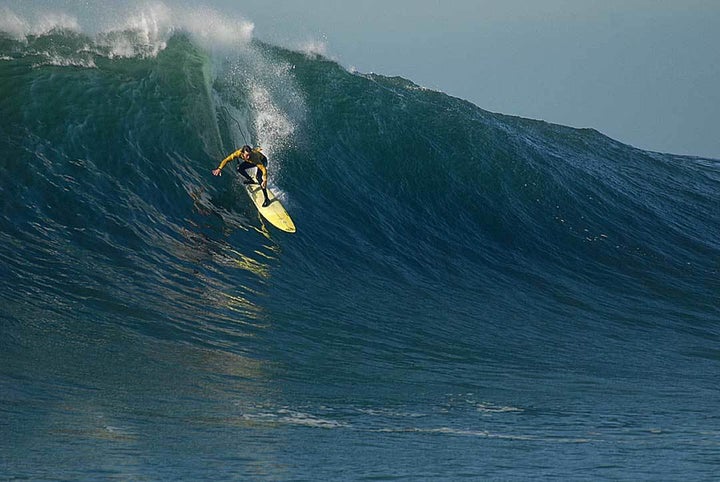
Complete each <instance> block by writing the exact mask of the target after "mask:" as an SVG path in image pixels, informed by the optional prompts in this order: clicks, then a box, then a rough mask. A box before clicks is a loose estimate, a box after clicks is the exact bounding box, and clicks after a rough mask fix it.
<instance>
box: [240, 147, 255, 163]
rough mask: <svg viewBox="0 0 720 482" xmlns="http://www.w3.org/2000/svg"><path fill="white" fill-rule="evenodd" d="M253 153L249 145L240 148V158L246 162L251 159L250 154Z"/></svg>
mask: <svg viewBox="0 0 720 482" xmlns="http://www.w3.org/2000/svg"><path fill="white" fill-rule="evenodd" d="M251 152H252V148H251V147H250V146H248V145H244V146H242V147H241V148H240V157H242V158H243V159H245V160H246V161H247V160H248V159H250V153H251Z"/></svg>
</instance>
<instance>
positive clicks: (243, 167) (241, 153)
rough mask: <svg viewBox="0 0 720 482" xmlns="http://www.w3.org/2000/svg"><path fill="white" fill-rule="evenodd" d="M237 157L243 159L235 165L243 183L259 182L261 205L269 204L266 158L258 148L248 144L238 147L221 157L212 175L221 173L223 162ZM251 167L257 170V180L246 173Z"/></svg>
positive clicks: (225, 162)
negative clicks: (262, 197) (261, 193)
mask: <svg viewBox="0 0 720 482" xmlns="http://www.w3.org/2000/svg"><path fill="white" fill-rule="evenodd" d="M237 157H239V158H240V159H242V160H243V162H242V163H240V164H238V167H237V170H238V172H239V173H240V174H241V175H242V176H243V177H244V178H245V181H243V184H260V188H261V189H262V192H263V195H264V196H265V201H264V202H263V207H267V206H268V205H269V204H270V198H268V193H267V177H268V174H267V163H268V159H267V157H265V155H264V154H263V153H262V152H260V148H256V149H252V148H251V147H250V146H248V145H245V146H242V147H241V148H240V149H238V150H237V151H235V152H233V153H232V154H230V155H229V156H227V157H226V158H225V159H223V160H222V162H221V163H220V165H219V166H218V167H217V169H214V170H213V172H212V173H213V175H214V176H220V175H222V172H221V171H222V168H223V167H225V164H227V163H228V162H230V161H232V160H233V159H235V158H237ZM251 167H255V168H257V172H256V174H255V178H256V179H257V181H255V180H254V179H253V178H251V177H250V175H249V174H248V173H247V170H248V169H250V168H251Z"/></svg>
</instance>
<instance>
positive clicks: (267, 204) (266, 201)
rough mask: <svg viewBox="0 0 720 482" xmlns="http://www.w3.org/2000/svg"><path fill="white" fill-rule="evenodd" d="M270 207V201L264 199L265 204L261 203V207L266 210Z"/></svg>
mask: <svg viewBox="0 0 720 482" xmlns="http://www.w3.org/2000/svg"><path fill="white" fill-rule="evenodd" d="M269 205H270V200H269V199H266V200H265V202H263V207H264V208H266V207H268V206H269Z"/></svg>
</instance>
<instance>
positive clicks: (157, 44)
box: [0, 2, 255, 57]
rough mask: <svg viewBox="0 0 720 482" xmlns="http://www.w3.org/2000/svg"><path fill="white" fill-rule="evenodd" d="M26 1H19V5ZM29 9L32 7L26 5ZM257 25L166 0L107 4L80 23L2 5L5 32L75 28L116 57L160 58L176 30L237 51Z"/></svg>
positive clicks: (21, 34)
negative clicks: (176, 4)
mask: <svg viewBox="0 0 720 482" xmlns="http://www.w3.org/2000/svg"><path fill="white" fill-rule="evenodd" d="M26 6H27V5H20V6H19V8H23V7H26ZM26 10H27V9H26ZM254 28H255V26H254V24H253V23H252V22H250V21H248V20H246V19H244V18H242V17H238V16H232V17H231V16H227V15H223V14H221V13H219V12H218V11H216V10H213V9H211V8H207V7H175V6H173V7H172V8H171V7H169V6H168V5H166V4H165V3H163V2H143V3H138V4H137V5H136V6H135V7H134V8H127V7H126V8H124V9H122V10H121V7H120V6H117V5H115V6H112V5H107V6H106V7H103V9H102V12H101V13H95V14H94V15H91V14H88V15H87V17H83V22H80V21H79V20H78V18H77V17H75V16H73V15H71V14H68V13H66V12H50V11H40V12H36V11H27V12H24V13H23V14H22V15H19V14H17V13H16V12H15V11H13V10H11V9H10V8H8V7H3V8H2V9H0V31H2V32H5V33H6V34H7V35H9V36H10V37H12V38H15V39H17V40H27V37H28V36H30V35H33V36H40V35H46V34H48V33H50V32H52V31H53V30H72V31H75V32H78V33H83V34H85V35H88V36H90V37H93V38H94V39H95V41H96V42H97V43H98V45H100V46H101V47H104V48H106V49H107V50H108V55H109V56H111V57H136V56H143V57H146V56H155V55H157V54H158V53H159V52H160V51H162V50H164V49H165V47H166V46H167V41H168V40H169V38H170V37H171V36H172V35H173V34H174V33H176V32H186V33H188V34H189V35H190V36H191V37H192V38H193V39H195V40H196V41H197V42H198V43H199V44H200V45H201V46H202V47H203V48H205V49H207V50H209V51H214V50H216V49H232V48H237V47H238V46H243V45H247V44H249V42H250V41H251V40H252V36H253V31H254Z"/></svg>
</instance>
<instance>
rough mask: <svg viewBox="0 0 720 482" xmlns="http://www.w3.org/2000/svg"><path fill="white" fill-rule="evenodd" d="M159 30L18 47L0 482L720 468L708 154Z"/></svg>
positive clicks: (2, 85)
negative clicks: (257, 156) (257, 165)
mask: <svg viewBox="0 0 720 482" xmlns="http://www.w3.org/2000/svg"><path fill="white" fill-rule="evenodd" d="M141 40H142V39H141ZM141 40H138V35H137V32H133V31H127V32H115V33H112V34H107V33H106V34H104V35H103V36H99V37H97V36H93V37H90V36H86V35H85V34H80V33H76V32H74V31H69V30H57V29H56V30H51V31H48V32H44V33H43V32H38V33H35V34H32V33H31V34H27V35H24V36H22V37H18V35H17V33H15V34H12V33H8V34H5V35H4V36H3V37H2V39H1V40H0V58H2V60H0V119H1V120H0V196H1V197H2V205H1V206H2V207H1V210H0V304H1V306H2V307H1V308H0V434H2V435H1V436H0V477H1V478H10V479H13V478H19V479H25V478H29V479H103V478H118V479H123V480H125V479H141V480H145V479H150V480H156V479H173V480H174V479H193V480H196V479H218V478H219V479H235V478H241V479H242V478H258V479H271V480H278V479H280V480H288V479H289V480H323V479H377V480H385V479H397V478H408V479H462V478H469V479H481V480H482V479H501V480H508V479H510V480H513V479H522V480H527V479H534V478H538V477H554V478H562V479H571V480H598V479H624V480H638V479H646V480H688V479H693V480H702V479H713V478H714V477H716V476H717V473H719V472H718V471H719V470H720V414H719V412H718V407H720V390H719V389H718V380H719V379H720V378H719V376H720V308H719V307H718V300H719V295H720V281H718V279H719V278H718V276H719V270H720V202H719V201H718V197H717V194H718V191H719V190H720V161H717V160H712V159H700V158H692V157H681V156H674V155H667V154H658V153H654V152H646V151H642V150H638V149H635V148H633V147H630V146H627V145H624V144H621V143H619V142H616V141H614V140H612V139H609V138H607V137H605V136H604V135H602V134H601V133H599V132H597V131H594V130H591V129H581V130H578V129H571V128H568V127H563V126H558V125H552V124H548V123H545V122H541V121H534V120H527V119H522V118H517V117H510V116H505V115H501V114H495V113H491V112H487V111H485V110H482V109H481V108H478V107H476V106H474V105H472V104H470V103H468V102H465V101H462V100H459V99H455V98H452V97H449V96H447V95H444V94H442V93H438V92H433V91H428V90H425V89H422V88H420V87H418V86H416V85H414V84H413V83H411V82H409V81H407V80H404V79H401V78H388V77H383V76H379V75H363V74H357V73H349V72H347V71H346V70H344V69H343V68H341V67H340V66H339V65H337V64H336V63H333V62H331V61H328V60H325V59H323V58H321V57H315V56H312V55H306V54H302V53H297V52H292V51H287V50H284V49H280V48H276V47H273V46H270V45H267V44H263V43H260V42H257V41H252V42H250V43H244V44H243V45H242V46H239V47H237V48H236V49H229V50H224V51H221V52H218V51H215V50H212V49H208V47H207V45H206V44H204V43H203V42H200V41H197V39H196V38H195V37H194V36H193V35H192V34H188V33H183V32H182V31H176V32H175V33H174V34H172V35H170V36H168V38H166V39H165V40H164V43H163V44H162V45H161V46H160V48H154V47H155V46H156V45H155V44H152V42H149V41H148V42H144V43H143V41H141ZM118 46H120V47H122V49H119V47H118ZM128 46H130V47H132V48H130V47H128ZM244 143H252V144H254V145H261V146H262V147H263V150H264V152H265V153H266V154H267V155H268V157H269V158H270V165H269V168H270V184H271V187H273V188H274V189H275V190H276V191H277V192H278V193H279V195H280V197H281V198H282V199H283V202H284V204H285V205H286V207H287V209H288V211H289V212H290V213H291V215H292V216H293V219H294V220H295V223H296V225H297V228H298V232H297V233H295V234H286V233H283V232H280V231H277V230H275V229H274V228H273V227H271V226H268V225H266V224H265V223H264V222H263V220H262V219H261V218H260V217H259V216H258V214H257V211H256V209H255V207H254V206H253V205H252V203H251V202H250V200H249V199H248V197H247V196H246V194H245V192H244V191H243V189H242V187H240V185H239V183H238V181H237V176H236V175H235V174H234V173H233V172H232V169H231V168H229V169H226V171H225V175H223V176H222V177H220V178H216V177H213V176H212V175H211V174H210V170H211V169H213V168H215V167H216V166H217V164H218V162H219V160H220V159H222V157H224V156H225V155H226V154H227V153H229V152H231V151H232V150H234V149H236V148H238V147H239V146H241V145H242V144H244ZM230 167H232V166H230Z"/></svg>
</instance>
